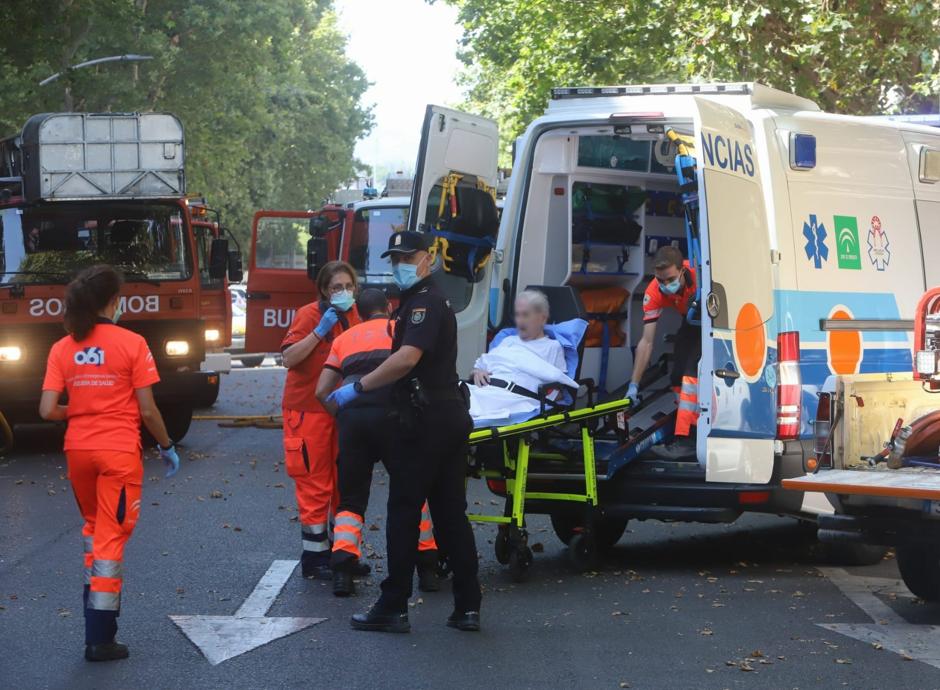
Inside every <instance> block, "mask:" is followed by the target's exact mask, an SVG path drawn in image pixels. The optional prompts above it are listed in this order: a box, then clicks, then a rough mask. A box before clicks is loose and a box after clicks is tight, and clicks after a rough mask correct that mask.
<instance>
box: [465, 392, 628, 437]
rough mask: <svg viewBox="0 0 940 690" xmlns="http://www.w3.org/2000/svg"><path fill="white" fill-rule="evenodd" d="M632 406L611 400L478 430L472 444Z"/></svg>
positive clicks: (589, 417)
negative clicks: (592, 405)
mask: <svg viewBox="0 0 940 690" xmlns="http://www.w3.org/2000/svg"><path fill="white" fill-rule="evenodd" d="M629 406H630V401H629V400H626V399H623V400H611V401H610V402H605V403H599V404H597V405H595V406H594V407H584V408H581V409H578V410H569V411H566V412H558V413H556V414H552V415H547V416H545V417H536V418H535V419H530V420H528V421H525V422H519V423H518V424H507V425H506V426H492V427H486V428H484V429H477V430H476V431H473V432H471V434H470V444H471V445H474V444H477V443H482V442H484V441H496V440H500V439H504V438H511V437H513V436H519V435H521V434H527V433H529V432H532V431H539V430H540V429H548V428H550V427H553V426H559V425H561V424H573V423H576V422H583V421H588V420H592V419H597V418H598V417H606V416H607V415H609V414H613V413H615V412H620V411H621V410H625V409H627V408H628V407H629Z"/></svg>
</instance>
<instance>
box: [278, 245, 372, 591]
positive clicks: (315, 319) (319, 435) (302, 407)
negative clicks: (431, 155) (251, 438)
mask: <svg viewBox="0 0 940 690" xmlns="http://www.w3.org/2000/svg"><path fill="white" fill-rule="evenodd" d="M357 287H358V285H357V282H356V272H355V270H354V269H353V267H352V266H350V265H349V264H348V263H346V262H345V261H330V262H329V263H327V264H324V266H323V268H321V269H320V273H319V274H317V291H318V293H319V300H318V301H317V302H311V303H310V304H307V305H305V306H303V307H301V308H300V309H298V310H297V314H296V315H295V316H294V320H293V322H292V323H291V325H290V329H288V331H287V334H286V335H285V336H284V341H283V342H282V343H281V352H282V356H283V359H284V366H285V367H287V380H286V381H285V383H284V399H283V403H282V407H283V413H284V466H285V469H286V470H287V474H288V476H289V477H291V479H293V480H294V487H295V490H296V494H297V507H298V508H299V510H300V531H301V540H302V546H303V551H302V553H301V558H300V566H301V571H302V573H303V576H304V577H307V578H317V579H322V580H328V579H331V578H332V573H331V571H330V548H331V546H332V534H331V533H332V520H333V514H334V512H335V511H336V508H337V504H338V503H339V497H338V492H337V486H336V454H337V451H338V448H337V444H338V439H337V433H336V424H335V422H334V420H333V417H332V415H330V414H329V413H328V412H327V411H326V410H325V409H324V408H323V405H322V404H320V401H319V400H318V399H317V396H316V388H317V380H318V379H319V378H320V372H321V371H322V370H323V364H324V363H325V362H326V358H327V355H329V353H330V346H331V345H332V344H333V339H334V338H336V336H338V335H339V334H340V333H342V332H343V331H345V330H346V329H347V328H349V327H350V326H354V325H355V324H357V323H359V313H358V312H357V311H356V306H355V302H356V290H357Z"/></svg>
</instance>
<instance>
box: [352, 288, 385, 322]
mask: <svg viewBox="0 0 940 690" xmlns="http://www.w3.org/2000/svg"><path fill="white" fill-rule="evenodd" d="M356 309H358V310H359V316H361V317H362V318H364V319H365V318H368V317H370V316H372V315H373V314H387V313H388V297H386V296H385V293H384V292H382V291H381V290H379V289H378V288H366V289H365V290H363V291H362V292H360V293H359V296H358V297H357V298H356Z"/></svg>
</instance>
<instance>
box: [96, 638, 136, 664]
mask: <svg viewBox="0 0 940 690" xmlns="http://www.w3.org/2000/svg"><path fill="white" fill-rule="evenodd" d="M128 656H130V650H128V648H127V645H126V644H121V643H120V642H104V643H102V644H86V645H85V659H86V661H115V660H117V659H126V658H127V657H128Z"/></svg>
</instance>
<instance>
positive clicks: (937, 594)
mask: <svg viewBox="0 0 940 690" xmlns="http://www.w3.org/2000/svg"><path fill="white" fill-rule="evenodd" d="M897 552H898V553H897V556H898V570H900V571H901V579H902V580H904V584H906V585H907V588H908V589H909V590H911V592H913V593H914V595H915V596H917V597H920V598H921V599H923V600H924V601H940V552H938V551H937V549H932V548H929V547H925V546H899V547H898V549H897Z"/></svg>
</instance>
